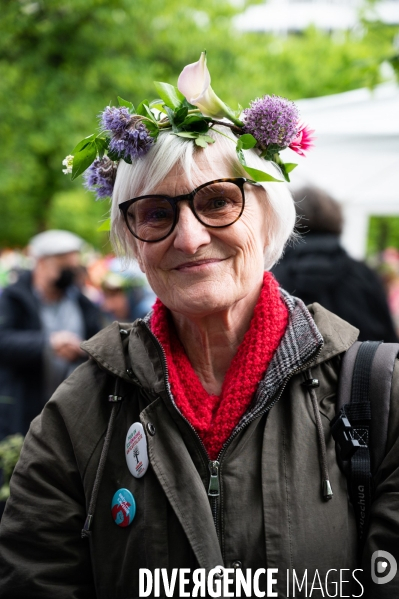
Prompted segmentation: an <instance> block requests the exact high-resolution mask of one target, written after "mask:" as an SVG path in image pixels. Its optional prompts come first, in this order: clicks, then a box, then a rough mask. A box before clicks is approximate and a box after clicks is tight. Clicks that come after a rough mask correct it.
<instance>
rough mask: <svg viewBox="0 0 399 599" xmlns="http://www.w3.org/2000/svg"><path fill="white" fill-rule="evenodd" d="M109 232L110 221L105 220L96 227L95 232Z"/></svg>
mask: <svg viewBox="0 0 399 599" xmlns="http://www.w3.org/2000/svg"><path fill="white" fill-rule="evenodd" d="M110 230H111V219H110V218H107V220H105V221H104V222H103V223H101V225H100V226H99V227H98V229H97V231H110Z"/></svg>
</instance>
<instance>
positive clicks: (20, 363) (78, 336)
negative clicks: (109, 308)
mask: <svg viewBox="0 0 399 599" xmlns="http://www.w3.org/2000/svg"><path fill="white" fill-rule="evenodd" d="M82 245H83V240H82V239H81V238H80V237H77V236H76V235H74V234H73V233H70V232H69V231H58V230H51V231H46V232H45V233H40V234H39V235H36V236H35V237H33V239H31V241H30V244H29V253H30V255H31V256H32V258H33V259H34V262H35V265H34V268H33V270H32V271H31V272H30V271H29V272H23V273H22V274H21V275H20V277H19V279H18V280H17V282H16V283H14V284H13V285H10V286H9V287H7V288H6V289H5V290H4V291H3V294H2V295H1V296H0V439H2V438H3V437H5V436H7V435H10V434H13V433H17V432H19V433H22V434H25V433H26V432H27V430H28V428H29V425H30V422H31V420H32V419H33V418H35V416H37V415H38V414H39V413H40V411H41V409H42V408H43V406H44V404H45V402H46V401H47V400H48V399H49V398H50V396H51V395H52V393H53V392H54V391H55V389H56V388H57V387H58V385H59V384H60V383H61V382H62V381H63V380H64V379H65V378H66V377H67V376H69V375H70V374H71V372H72V371H73V370H74V369H75V368H76V367H77V366H78V365H79V364H81V363H82V362H83V361H84V360H85V354H84V352H83V351H82V350H81V349H80V343H81V341H83V340H84V339H88V338H89V337H91V336H93V335H94V334H95V333H97V332H98V331H99V329H100V328H101V324H100V315H99V312H98V309H97V308H96V307H95V306H94V305H93V304H92V303H91V302H90V300H89V299H87V298H86V297H85V296H84V295H83V294H82V293H81V292H80V290H79V289H78V287H77V286H76V285H75V284H74V282H75V281H74V280H75V277H76V274H77V271H78V269H79V266H80V251H81V248H82Z"/></svg>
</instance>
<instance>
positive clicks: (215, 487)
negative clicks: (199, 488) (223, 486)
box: [208, 461, 219, 497]
mask: <svg viewBox="0 0 399 599" xmlns="http://www.w3.org/2000/svg"><path fill="white" fill-rule="evenodd" d="M208 465H209V470H210V473H211V478H210V480H209V488H208V495H209V496H210V497H218V496H219V462H217V461H211V462H209V464H208Z"/></svg>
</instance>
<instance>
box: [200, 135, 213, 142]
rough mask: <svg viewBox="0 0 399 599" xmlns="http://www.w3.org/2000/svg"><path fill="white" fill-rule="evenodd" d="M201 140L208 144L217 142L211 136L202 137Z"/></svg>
mask: <svg viewBox="0 0 399 599" xmlns="http://www.w3.org/2000/svg"><path fill="white" fill-rule="evenodd" d="M200 138H201V139H204V140H205V141H206V142H207V143H208V144H214V143H215V140H214V139H213V137H211V136H210V135H200Z"/></svg>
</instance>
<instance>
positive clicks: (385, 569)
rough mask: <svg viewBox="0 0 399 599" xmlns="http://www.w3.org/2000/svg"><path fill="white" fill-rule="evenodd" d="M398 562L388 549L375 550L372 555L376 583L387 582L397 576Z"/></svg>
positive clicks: (373, 574)
mask: <svg viewBox="0 0 399 599" xmlns="http://www.w3.org/2000/svg"><path fill="white" fill-rule="evenodd" d="M397 570H398V564H397V562H396V559H395V558H394V556H393V555H391V554H390V553H388V551H382V549H379V550H378V551H374V553H373V555H372V556H371V578H372V580H373V582H375V583H376V584H386V583H387V582H391V580H393V579H394V578H395V575H396V572H397Z"/></svg>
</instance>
